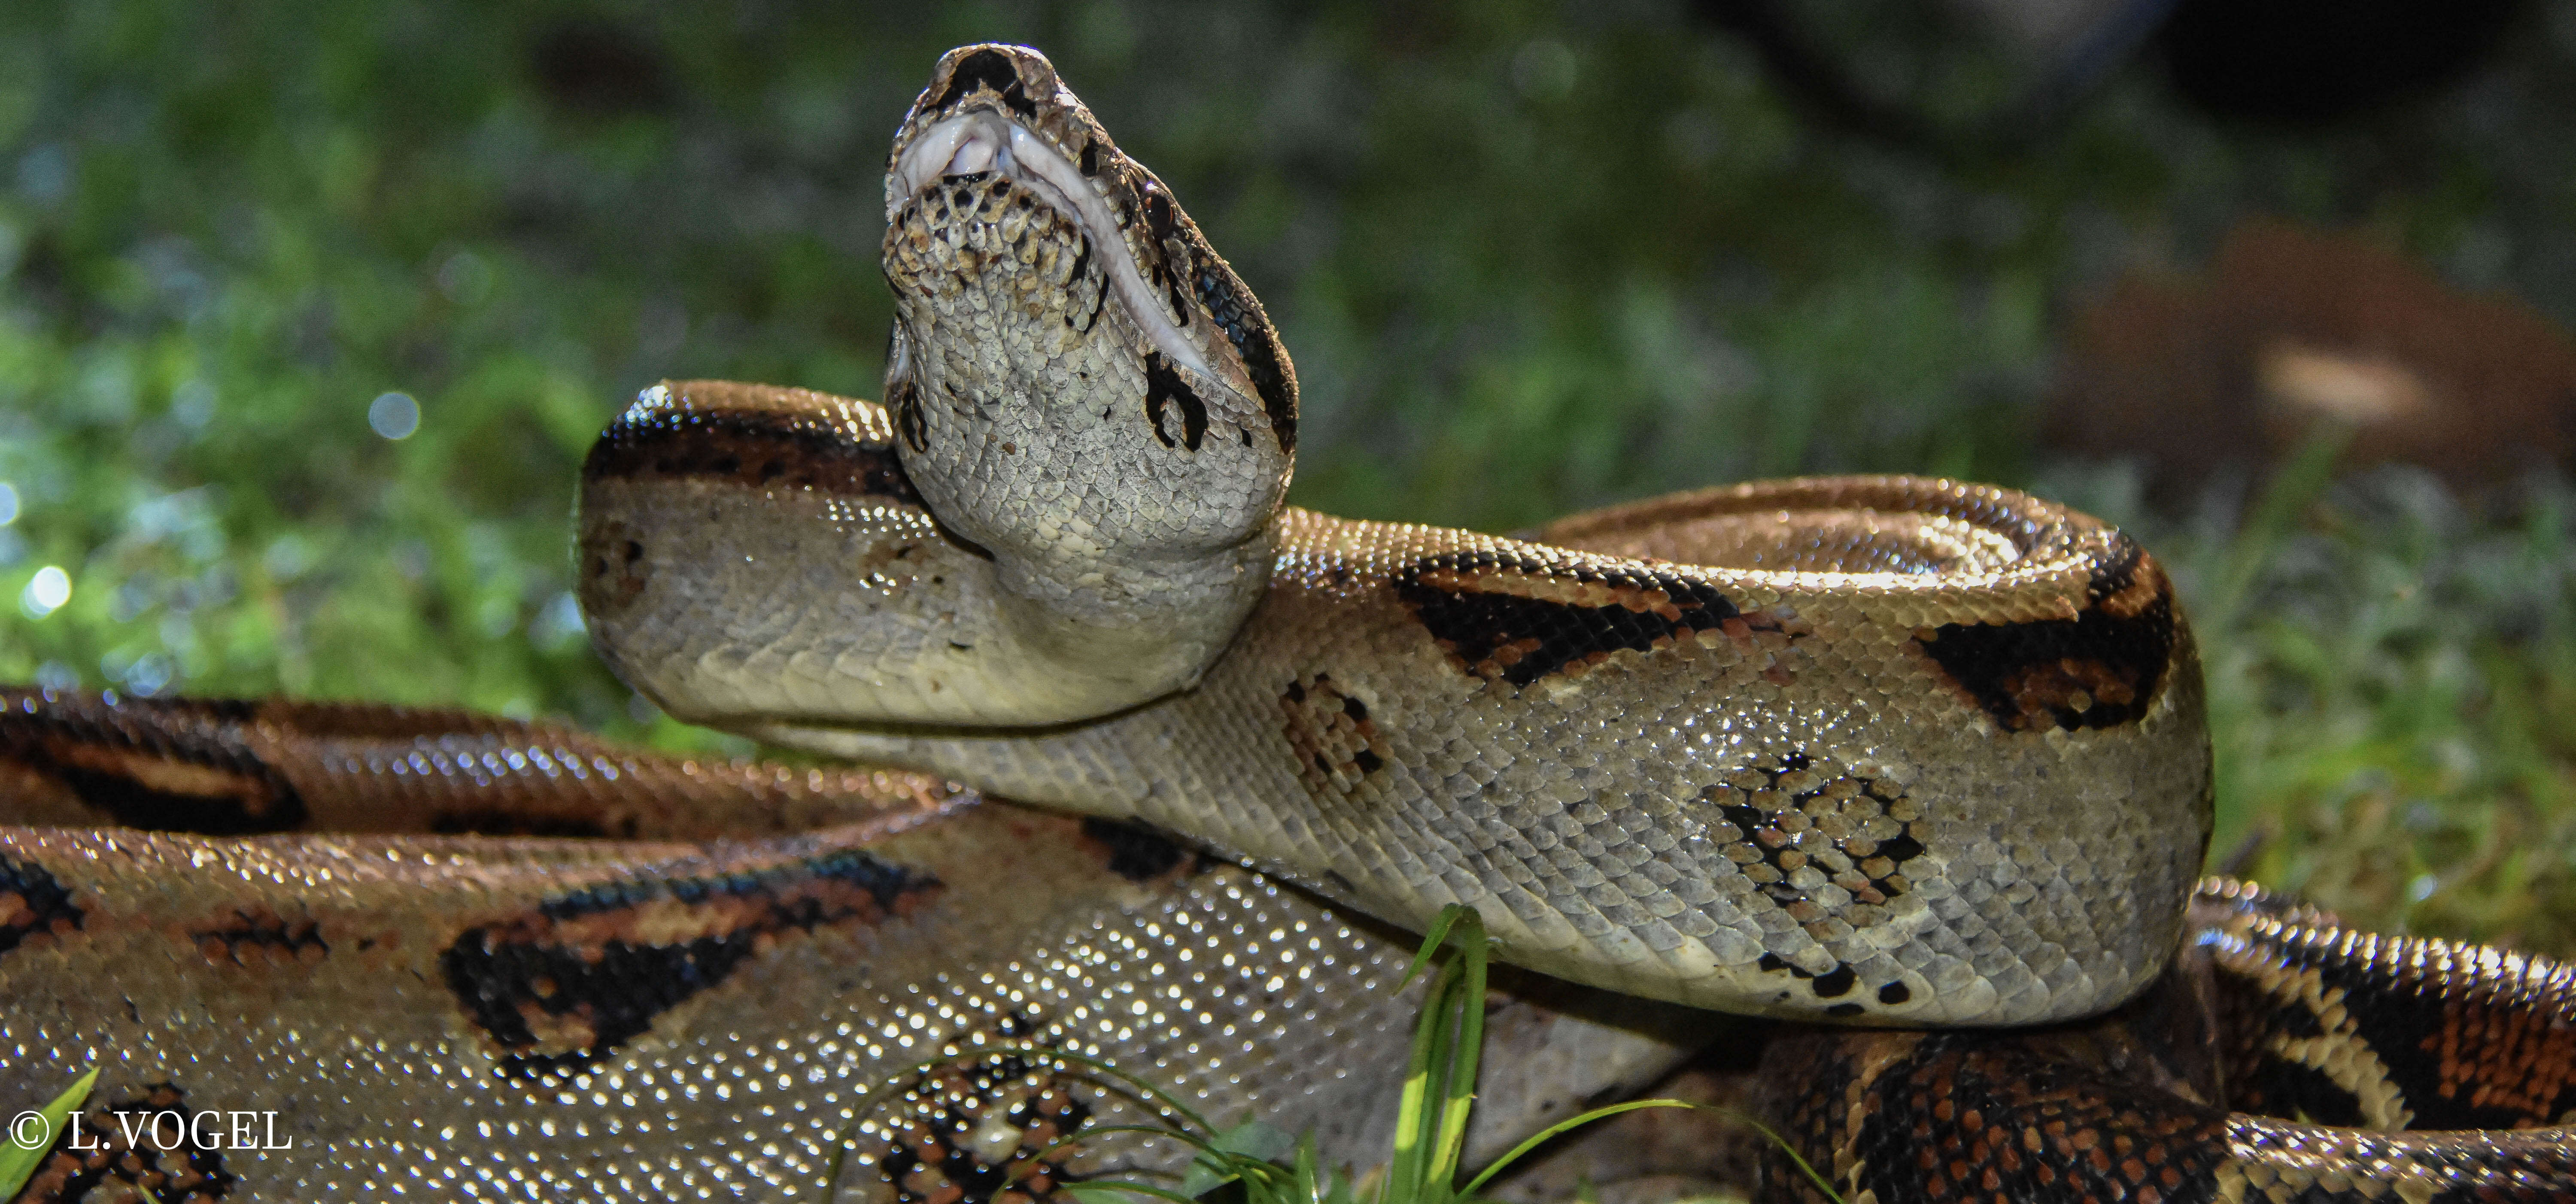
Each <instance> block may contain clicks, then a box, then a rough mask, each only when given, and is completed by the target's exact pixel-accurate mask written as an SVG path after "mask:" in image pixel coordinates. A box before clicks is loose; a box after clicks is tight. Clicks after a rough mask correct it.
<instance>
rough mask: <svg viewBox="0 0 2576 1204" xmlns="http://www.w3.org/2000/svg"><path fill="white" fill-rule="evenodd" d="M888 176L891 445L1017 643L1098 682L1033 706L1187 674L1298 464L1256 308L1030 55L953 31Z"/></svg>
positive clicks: (1121, 691) (1156, 684)
mask: <svg viewBox="0 0 2576 1204" xmlns="http://www.w3.org/2000/svg"><path fill="white" fill-rule="evenodd" d="M1077 147H1078V148H1079V149H1078V150H1077V149H1075V148H1077ZM886 197H887V206H888V219H887V230H886V240H885V270H886V274H887V279H888V281H889V283H890V284H891V285H892V286H893V291H894V295H895V302H896V310H897V318H896V331H895V334H894V337H893V342H892V346H891V348H890V351H889V355H888V368H887V377H886V397H887V400H888V402H889V404H890V406H891V408H892V409H893V410H894V412H895V420H896V425H897V428H898V430H899V432H900V438H899V440H898V445H897V449H896V450H897V453H898V455H900V456H901V457H902V459H903V462H904V466H905V468H906V469H907V471H908V472H909V473H910V475H911V477H912V479H913V481H914V482H915V483H916V484H917V485H918V486H919V488H920V490H921V496H922V500H923V503H924V504H925V505H926V506H927V508H928V509H929V510H930V512H931V513H932V514H933V515H935V516H937V518H938V519H939V521H940V522H941V523H942V525H943V526H944V527H945V528H946V529H947V530H948V531H950V532H952V533H953V534H954V535H955V536H956V537H957V538H959V539H960V540H962V541H964V542H965V543H967V544H970V545H972V546H973V547H975V548H976V549H978V550H980V551H983V552H986V553H989V554H990V558H991V566H992V567H991V575H992V578H993V580H994V581H995V583H996V584H997V586H998V588H999V591H1000V608H999V610H998V612H997V614H996V616H995V617H996V619H997V622H998V624H999V626H1000V627H1001V628H1002V629H1003V630H1004V631H1005V632H1006V633H1007V634H1008V637H1009V639H1010V640H1011V642H1012V644H1013V646H1015V647H1018V648H1022V649H1024V650H1027V651H1030V652H1032V653H1033V654H1035V655H1037V656H1038V657H1040V658H1041V659H1043V660H1044V661H1046V662H1047V663H1050V664H1053V665H1055V666H1057V667H1059V668H1060V669H1061V670H1063V672H1064V674H1065V676H1067V677H1068V678H1083V679H1089V680H1091V681H1092V682H1094V683H1095V686H1096V689H1094V690H1092V691H1090V693H1091V694H1092V696H1094V697H1095V698H1096V700H1097V704H1096V708H1095V709H1089V710H1085V711H1082V712H1078V713H1073V712H1068V713H1051V714H1049V715H1046V716H1044V717H1043V718H1044V719H1045V720H1046V721H1067V720H1074V719H1081V718H1090V717H1093V716H1096V715H1099V714H1103V713H1106V712H1108V711H1112V710H1116V709H1120V708H1123V707H1126V706H1132V705H1135V704H1137V703H1140V702H1144V701H1147V700H1148V699H1151V698H1154V697H1158V696H1160V695H1161V694H1165V693H1169V692H1171V691H1174V690H1180V689H1186V688H1188V687H1189V686H1190V685H1192V684H1193V683H1195V682H1196V681H1197V680H1198V678H1199V675H1200V674H1201V673H1202V672H1203V671H1204V670H1205V668H1206V666H1207V664H1208V663H1209V662H1210V661H1212V660H1213V659H1214V658H1215V656H1216V655H1217V653H1218V652H1219V651H1221V650H1222V649H1223V647H1224V646H1225V644H1226V643H1227V642H1229V641H1230V640H1231V639H1232V638H1233V635H1234V631H1235V628H1236V627H1237V626H1238V625H1239V624H1240V622H1241V621H1242V619H1243V617H1244V616H1245V615H1247V614H1248V613H1249V612H1250V610H1251V607H1252V605H1253V604H1254V603H1255V602H1256V601H1257V600H1258V599H1259V597H1260V595H1261V593H1262V590H1263V589H1264V588H1265V586H1266V584H1267V581H1268V574H1269V570H1270V549H1271V547H1272V540H1271V537H1270V535H1269V534H1268V527H1269V523H1270V521H1271V517H1272V515H1273V514H1275V513H1276V512H1277V510H1278V508H1279V506H1280V504H1281V501H1282V500H1283V498H1284V496H1285V492H1286V488H1287V481H1288V476H1289V472H1290V459H1289V452H1288V445H1289V443H1290V442H1291V441H1292V440H1293V438H1294V417H1293V415H1294V393H1293V389H1294V385H1293V381H1294V376H1293V370H1292V369H1290V368H1289V367H1288V361H1287V357H1286V356H1285V354H1284V353H1281V352H1279V351H1278V349H1277V346H1276V340H1275V336H1274V335H1272V334H1271V332H1270V329H1269V325H1268V323H1267V321H1266V320H1265V319H1262V318H1261V316H1260V313H1259V309H1258V304H1257V303H1256V302H1252V301H1250V300H1249V294H1248V293H1245V292H1243V290H1242V288H1241V284H1240V282H1239V281H1236V280H1235V279H1234V277H1233V275H1232V273H1231V272H1230V271H1229V270H1226V269H1225V268H1224V265H1223V261H1222V260H1220V259H1218V258H1217V257H1216V255H1215V253H1214V252H1213V251H1212V250H1209V249H1208V248H1207V246H1206V243H1205V241H1204V239H1202V238H1201V237H1200V236H1199V234H1198V231H1197V227H1196V226H1195V225H1194V224H1192V223H1191V222H1190V221H1189V218H1188V216H1187V215H1186V214H1185V213H1183V212H1182V211H1181V210H1180V208H1179V206H1178V205H1176V204H1174V203H1173V202H1172V200H1171V196H1170V194H1169V192H1168V191H1167V190H1166V189H1164V187H1163V186H1162V184H1161V182H1160V181H1158V180H1156V179H1154V177H1153V176H1152V174H1151V173H1150V172H1147V171H1145V170H1144V169H1143V168H1142V167H1140V166H1137V165H1136V164H1135V163H1134V162H1133V161H1132V160H1129V159H1128V158H1127V157H1126V156H1125V155H1124V154H1122V153H1120V152H1119V151H1118V149H1117V147H1116V145H1115V144H1114V143H1112V142H1110V140H1109V138H1108V135H1107V134H1106V133H1104V132H1102V131H1101V130H1100V128H1099V126H1098V123H1096V122H1095V121H1093V120H1092V118H1091V115H1090V114H1089V113H1088V112H1087V111H1085V110H1084V109H1083V108H1082V105H1081V102H1080V101H1079V100H1077V99H1075V98H1074V96H1073V94H1072V93H1071V92H1069V91H1067V90H1065V89H1064V87H1063V86H1062V84H1061V83H1059V82H1058V81H1057V79H1056V77H1055V73H1054V68H1053V67H1052V66H1051V65H1049V64H1048V63H1047V62H1046V60H1045V58H1044V57H1043V56H1040V55H1038V54H1037V53H1036V52H1035V51H1031V50H1027V49H1024V48H1020V47H1006V46H983V47H968V48H966V49H963V50H959V51H952V52H950V54H949V55H948V56H947V57H946V58H944V59H943V60H942V62H941V66H940V69H939V71H938V72H937V73H936V74H935V75H934V77H933V79H932V81H931V84H930V87H929V89H928V90H926V91H925V92H924V93H923V94H922V99H921V101H920V102H919V103H918V104H916V105H915V107H914V110H913V113H912V115H911V116H910V117H909V118H907V120H906V122H905V125H904V130H903V133H902V134H901V136H900V137H899V138H898V139H897V143H896V146H895V149H894V152H893V154H892V155H891V157H890V159H889V165H888V175H887V186H886Z"/></svg>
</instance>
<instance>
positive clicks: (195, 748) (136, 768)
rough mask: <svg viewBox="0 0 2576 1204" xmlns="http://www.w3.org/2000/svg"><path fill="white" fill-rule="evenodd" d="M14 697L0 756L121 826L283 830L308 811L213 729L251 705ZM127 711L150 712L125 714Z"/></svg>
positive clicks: (211, 831)
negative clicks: (140, 716)
mask: <svg viewBox="0 0 2576 1204" xmlns="http://www.w3.org/2000/svg"><path fill="white" fill-rule="evenodd" d="M16 701H17V703H18V705H16V706H9V707H0V757H5V758H7V759H9V760H13V761H16V762H18V763H19V764H20V765H22V766H24V767H26V768H27V769H29V770H31V771H33V772H35V773H39V774H42V775H44V776H46V777H49V778H52V779H53V780H54V781H55V782H57V783H59V784H61V786H62V787H63V788H64V789H66V790H68V791H70V792H71V793H72V794H73V795H74V796H75V797H77V798H79V799H80V800H81V802H82V803H83V804H84V805H87V806H90V807H94V808H97V809H98V810H100V811H103V812H106V813H107V814H109V815H111V816H114V817H115V819H116V821H117V822H118V823H120V824H123V825H125V826H126V827H129V828H140V829H142V830H144V831H148V832H188V833H195V834H197V835H200V836H256V835H260V834H262V833H268V832H289V831H293V830H295V829H297V828H300V827H302V826H304V823H305V821H306V819H308V818H309V813H308V812H307V810H306V808H305V805H304V799H303V797H302V796H301V795H300V794H298V793H297V792H296V789H295V784H294V783H293V782H290V781H288V780H287V778H286V775H285V774H282V773H280V772H278V771H277V770H276V768H274V767H272V766H271V765H269V764H268V763H267V762H265V761H262V760H260V759H259V757H258V756H257V755H255V754H253V753H252V752H251V751H250V750H249V749H247V748H245V747H243V746H242V745H241V743H240V742H239V741H238V740H236V739H234V738H233V737H232V735H231V734H230V733H228V732H226V731H225V730H223V729H224V727H225V726H228V725H231V724H234V723H238V722H240V721H242V720H244V719H246V718H248V717H249V715H250V713H251V711H250V706H251V704H247V703H196V702H171V703H163V702H156V701H154V700H151V699H139V698H125V699H120V698H116V697H115V696H113V695H108V696H104V697H102V698H101V699H99V700H97V701H88V700H82V701H66V702H55V701H53V700H51V699H49V698H40V697H39V696H36V695H33V694H29V695H25V696H22V697H20V698H19V699H17V700H16ZM129 709H131V710H132V711H134V712H139V713H141V714H143V715H147V716H150V719H149V720H147V721H144V722H135V721H131V720H129V719H128V717H127V715H126V714H125V713H124V712H127V711H128V710H129ZM191 720H194V721H195V722H190V721H191Z"/></svg>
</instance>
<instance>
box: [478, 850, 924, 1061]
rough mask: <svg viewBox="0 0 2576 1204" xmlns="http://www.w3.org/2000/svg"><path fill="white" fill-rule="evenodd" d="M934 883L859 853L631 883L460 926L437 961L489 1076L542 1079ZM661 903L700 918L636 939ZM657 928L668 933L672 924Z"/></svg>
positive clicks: (890, 909)
mask: <svg viewBox="0 0 2576 1204" xmlns="http://www.w3.org/2000/svg"><path fill="white" fill-rule="evenodd" d="M938 886H939V881H938V879H937V878H935V877H933V876H931V875H930V874H928V873H926V872H923V871H920V870H915V869H911V868H908V867H905V866H901V865H897V864H895V863H893V862H890V861H886V860H884V859H883V858H880V857H877V856H876V855H874V854H871V853H868V852H865V851H862V850H855V849H853V850H847V851H843V852H838V853H832V854H828V855H825V856H822V857H818V858H814V859H812V860H809V861H803V862H798V863H794V864H791V865H787V866H782V867H777V868H772V869H764V870H757V871H746V872H742V873H735V874H728V875H724V876H721V877H714V878H692V879H678V880H671V879H654V878H642V879H635V880H630V881H626V882H621V883H613V884H609V885H605V886H598V887H593V888H590V889H588V890H582V891H577V892H575V893H572V894H569V895H565V896H562V897H560V898H556V899H549V900H547V901H545V902H544V903H541V904H539V905H538V906H537V907H536V908H535V909H533V910H532V911H531V912H529V913H527V914H525V915H523V916H521V917H519V918H518V919H515V920H510V921H505V922H502V923H498V924H491V925H485V926H481V927H476V928H470V929H467V930H466V931H465V932H463V933H462V934H460V935H458V937H457V938H456V940H455V942H454V943H453V944H451V945H449V946H448V948H447V949H446V951H445V952H443V953H441V954H440V955H439V968H440V970H441V971H442V972H443V974H444V976H445V978H446V981H447V987H448V990H449V991H451V992H452V993H454V994H455V996H456V1000H457V1002H458V1004H459V1005H461V1006H462V1007H463V1008H464V1009H465V1012H466V1014H467V1015H469V1016H471V1017H473V1019H474V1022H475V1024H476V1025H478V1026H479V1027H481V1028H482V1029H483V1031H484V1032H486V1033H488V1034H490V1035H491V1037H492V1039H493V1040H494V1041H495V1042H498V1043H499V1044H500V1046H501V1047H502V1049H503V1050H505V1051H507V1052H506V1054H505V1056H504V1057H503V1058H502V1059H501V1065H500V1067H499V1068H498V1070H497V1073H498V1074H500V1075H501V1077H503V1078H509V1079H519V1080H531V1081H536V1082H543V1083H552V1082H558V1081H561V1080H564V1079H567V1078H571V1077H573V1076H577V1075H579V1074H581V1073H582V1072H584V1071H586V1070H588V1069H590V1068H591V1067H593V1066H595V1065H597V1064H598V1063H599V1062H601V1061H602V1060H604V1059H605V1058H606V1057H607V1056H608V1054H609V1053H610V1052H611V1051H613V1050H615V1049H616V1048H617V1047H618V1046H620V1045H622V1044H624V1043H625V1042H627V1041H628V1040H630V1039H632V1038H633V1037H635V1036H636V1035H637V1034H639V1033H642V1032H644V1031H646V1030H647V1029H649V1028H651V1027H652V1024H653V1020H654V1018H655V1017H657V1016H659V1015H661V1014H662V1013H663V1012H665V1011H668V1010H670V1009H671V1008H673V1007H675V1006H677V1005H679V1004H680V1003H682V1002H683V1001H685V1000H687V999H689V998H690V997H691V996H694V995H696V994H698V993H699V992H701V991H705V990H708V989H710V988H712V987H715V986H717V985H718V984H720V983H722V982H724V980H725V979H726V977H727V976H729V975H731V974H732V973H733V971H734V969H735V968H736V967H737V966H739V965H741V964H742V963H743V962H744V961H745V960H746V959H748V958H750V957H751V956H752V955H753V954H754V953H755V952H756V951H758V949H759V948H760V946H761V944H762V941H763V939H764V938H774V937H776V936H779V935H782V934H790V933H802V932H811V931H813V930H814V929H816V928H820V927H825V926H830V925H839V924H845V923H858V924H876V923H881V922H883V921H884V920H885V919H886V918H888V917H890V916H892V915H895V914H897V913H898V912H899V911H901V910H904V909H905V908H906V907H907V906H909V905H910V904H912V903H913V902H915V901H917V900H919V899H921V898H923V897H925V896H926V895H927V894H928V893H929V892H931V891H933V890H935V889H937V888H938ZM666 903H678V904H680V905H682V906H683V907H687V908H691V909H694V910H695V911H696V912H697V916H696V918H697V920H698V921H699V923H700V925H701V927H700V929H699V931H698V932H697V933H696V935H693V936H690V937H687V938H685V939H681V940H669V941H660V942H653V941H647V940H644V939H642V938H641V937H640V936H639V935H638V932H637V928H636V923H637V921H638V920H639V919H641V918H642V916H643V913H644V912H645V910H646V909H647V908H648V907H650V906H651V905H654V904H666ZM654 910H656V911H661V910H663V909H660V908H655V909H654ZM654 923H655V925H656V927H657V928H661V929H663V930H664V931H667V926H668V924H669V923H670V920H669V918H668V916H667V915H661V916H657V918H656V919H655V921H654ZM539 1026H543V1027H544V1028H546V1029H547V1030H549V1031H548V1032H546V1033H540V1032H539V1031H538V1028H539Z"/></svg>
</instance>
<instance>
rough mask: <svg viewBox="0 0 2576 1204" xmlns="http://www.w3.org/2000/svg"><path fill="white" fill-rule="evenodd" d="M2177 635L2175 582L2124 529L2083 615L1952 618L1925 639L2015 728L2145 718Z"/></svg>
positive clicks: (1975, 696)
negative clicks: (2006, 620)
mask: <svg viewBox="0 0 2576 1204" xmlns="http://www.w3.org/2000/svg"><path fill="white" fill-rule="evenodd" d="M2177 638H2178V634H2177V621H2176V619H2175V615H2174V606H2173V588H2172V586H2171V585H2170V584H2169V583H2168V582H2167V581H2166V580H2165V576H2164V572H2163V570H2162V569H2159V568H2157V567H2156V566H2155V562H2154V560H2153V559H2151V558H2150V557H2148V556H2147V554H2146V553H2145V551H2144V550H2143V549H2141V548H2139V547H2138V545H2137V544H2136V543H2135V542H2134V541H2132V540H2131V539H2129V537H2128V536H2126V535H2122V536H2119V537H2117V539H2116V541H2115V543H2114V545H2113V549H2112V555H2111V557H2110V559H2109V561H2108V562H2107V563H2105V564H2104V565H2103V566H2102V567H2101V568H2099V569H2097V570H2095V572H2094V574H2093V579H2092V580H2091V582H2089V583H2088V584H2087V586H2086V589H2085V605H2084V608H2083V610H2082V611H2080V612H2078V613H2077V615H2076V616H2075V617H2074V618H2072V619H2041V620H2034V621H2031V622H2025V623H1945V624H1942V625H1941V626H1940V627H1938V628H1935V629H1934V630H1933V632H1932V635H1931V637H1930V638H1928V639H1924V640H1922V641H1921V646H1922V648H1923V651H1924V652H1925V653H1926V654H1928V655H1929V656H1930V657H1931V658H1932V660H1933V662H1934V663H1935V664H1937V665H1939V666H1940V667H1941V671H1942V672H1943V673H1946V674H1948V675H1949V677H1950V680H1951V681H1952V682H1954V683H1956V685H1957V686H1958V688H1959V689H1960V690H1961V691H1962V692H1963V693H1965V694H1966V695H1967V696H1968V698H1969V699H1970V700H1972V701H1974V702H1975V703H1976V705H1977V706H1979V707H1980V708H1983V709H1984V710H1985V712H1986V713H1987V714H1988V715H1991V716H1993V717H1994V720H1995V722H1996V723H1998V724H2000V725H2001V726H2003V727H2004V728H2006V729H2007V730H2011V731H2045V730H2047V729H2048V728H2050V727H2059V728H2064V729H2066V730H2068V731H2077V730H2081V729H2084V728H2107V727H2117V726H2119V725H2121V724H2124V723H2134V722H2137V721H2138V720H2139V719H2141V718H2143V717H2145V715H2146V713H2147V709H2148V708H2149V707H2150V706H2152V705H2153V704H2154V702H2155V699H2156V692H2157V691H2158V690H2159V689H2160V688H2162V686H2163V684H2164V673H2165V666H2166V663H2167V662H2168V661H2169V660H2170V659H2171V658H2172V656H2173V650H2174V641H2175V640H2176V639H2177Z"/></svg>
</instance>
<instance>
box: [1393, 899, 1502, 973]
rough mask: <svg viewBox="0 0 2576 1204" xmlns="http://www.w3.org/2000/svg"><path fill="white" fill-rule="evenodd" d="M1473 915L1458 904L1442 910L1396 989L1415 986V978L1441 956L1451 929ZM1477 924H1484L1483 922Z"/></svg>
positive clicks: (1426, 933)
mask: <svg viewBox="0 0 2576 1204" xmlns="http://www.w3.org/2000/svg"><path fill="white" fill-rule="evenodd" d="M1472 914H1474V913H1473V912H1471V911H1469V910H1468V908H1467V907H1466V906H1465V905H1463V904H1458V903H1452V904H1450V905H1448V906H1446V907H1443V908H1441V909H1440V914H1439V915H1437V916H1434V917H1432V919H1431V927H1430V928H1428V929H1425V930H1424V931H1423V933H1422V947H1421V948H1419V949H1416V950H1414V951H1413V964H1412V965H1410V966H1407V967H1405V969H1404V977H1403V978H1401V979H1398V980H1397V981H1396V984H1395V989H1396V990H1399V991H1401V990H1403V989H1404V988H1406V987H1408V986H1411V985H1413V976H1414V975H1416V974H1420V973H1422V971H1423V968H1424V967H1426V966H1429V965H1430V964H1431V959H1432V958H1433V957H1435V956H1437V955H1438V954H1439V952H1440V947H1441V946H1442V945H1445V944H1447V943H1448V942H1449V929H1450V927H1451V926H1452V925H1454V924H1456V923H1457V922H1458V917H1460V916H1463V915H1472ZM1477 922H1478V923H1479V924H1480V925H1481V924H1482V923H1483V921H1482V920H1479V921H1477Z"/></svg>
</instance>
